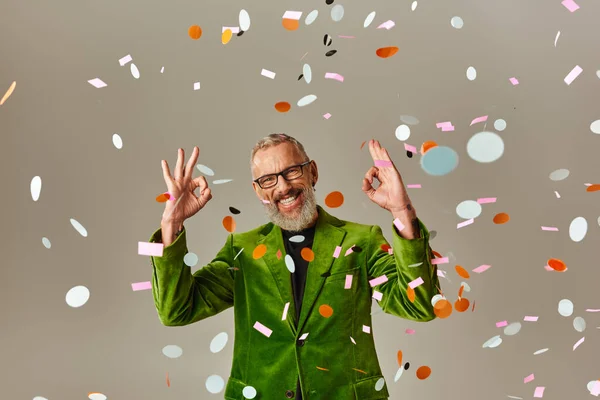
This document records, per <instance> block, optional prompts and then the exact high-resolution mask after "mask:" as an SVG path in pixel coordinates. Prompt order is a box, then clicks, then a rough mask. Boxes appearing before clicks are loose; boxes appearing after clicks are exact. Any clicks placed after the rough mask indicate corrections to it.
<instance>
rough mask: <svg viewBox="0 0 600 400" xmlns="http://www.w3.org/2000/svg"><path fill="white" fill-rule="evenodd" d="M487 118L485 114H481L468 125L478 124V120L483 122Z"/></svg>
mask: <svg viewBox="0 0 600 400" xmlns="http://www.w3.org/2000/svg"><path fill="white" fill-rule="evenodd" d="M487 118H488V116H487V115H484V116H482V117H477V118H475V119H474V120H473V121H471V125H469V126H472V125H474V124H478V123H480V122H485V121H487Z"/></svg>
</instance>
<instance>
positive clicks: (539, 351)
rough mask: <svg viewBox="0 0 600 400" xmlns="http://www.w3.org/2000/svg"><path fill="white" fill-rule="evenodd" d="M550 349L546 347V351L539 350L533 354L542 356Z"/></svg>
mask: <svg viewBox="0 0 600 400" xmlns="http://www.w3.org/2000/svg"><path fill="white" fill-rule="evenodd" d="M548 350H549V349H548V348H547V347H546V348H545V349H539V350H538V351H536V352H535V353H533V355H534V356H537V355H540V354H542V353H545V352H547V351H548Z"/></svg>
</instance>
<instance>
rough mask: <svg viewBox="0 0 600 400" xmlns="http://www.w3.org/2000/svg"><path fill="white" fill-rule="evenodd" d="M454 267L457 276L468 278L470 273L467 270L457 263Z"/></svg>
mask: <svg viewBox="0 0 600 400" xmlns="http://www.w3.org/2000/svg"><path fill="white" fill-rule="evenodd" d="M454 269H455V270H456V273H457V274H458V276H460V277H461V278H465V279H469V278H470V275H469V273H468V272H467V270H466V269H464V268H463V267H461V266H460V265H457V266H456V267H454Z"/></svg>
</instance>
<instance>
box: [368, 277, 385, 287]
mask: <svg viewBox="0 0 600 400" xmlns="http://www.w3.org/2000/svg"><path fill="white" fill-rule="evenodd" d="M387 281H388V278H387V276H385V275H381V276H379V277H377V278H374V279H371V280H370V281H369V285H371V287H375V286H377V285H381V284H382V283H385V282H387Z"/></svg>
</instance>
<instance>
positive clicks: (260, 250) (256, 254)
mask: <svg viewBox="0 0 600 400" xmlns="http://www.w3.org/2000/svg"><path fill="white" fill-rule="evenodd" d="M266 253H267V246H266V245H264V244H263V243H261V244H259V245H258V246H256V247H255V248H254V251H253V252H252V258H254V259H255V260H258V259H259V258H261V257H262V256H264V255H265V254H266Z"/></svg>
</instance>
